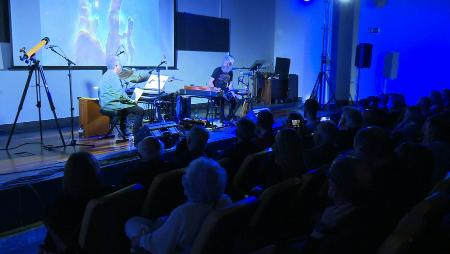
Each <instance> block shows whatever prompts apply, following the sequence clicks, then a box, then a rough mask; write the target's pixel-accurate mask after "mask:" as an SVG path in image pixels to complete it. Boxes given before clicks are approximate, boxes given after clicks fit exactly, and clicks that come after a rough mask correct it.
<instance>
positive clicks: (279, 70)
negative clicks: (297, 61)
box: [275, 57, 291, 79]
mask: <svg viewBox="0 0 450 254" xmlns="http://www.w3.org/2000/svg"><path fill="white" fill-rule="evenodd" d="M290 65H291V59H289V58H283V57H277V58H276V60H275V74H276V75H278V77H279V78H280V79H285V78H287V77H288V75H289V67H290Z"/></svg>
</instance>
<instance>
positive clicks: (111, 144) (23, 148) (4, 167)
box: [0, 103, 301, 190]
mask: <svg viewBox="0 0 450 254" xmlns="http://www.w3.org/2000/svg"><path fill="white" fill-rule="evenodd" d="M300 107H301V105H300V104H299V103H295V104H280V105H272V106H269V108H270V109H271V110H272V112H273V113H274V116H275V119H276V125H278V126H280V125H281V124H282V122H283V120H284V119H286V117H287V115H288V114H289V113H291V112H294V111H299V110H300ZM256 108H261V107H256ZM77 129H78V127H76V128H75V130H77ZM234 131H235V128H234V127H225V128H218V129H215V130H211V137H210V140H209V142H208V143H209V145H210V144H213V143H217V142H221V141H226V140H229V139H233V138H234V137H235V134H234ZM62 132H63V136H64V137H65V139H66V140H65V141H66V143H69V141H70V136H71V134H70V128H69V127H66V128H63V129H62ZM75 135H77V133H75ZM7 139H8V133H2V134H1V135H0V148H4V147H5V144H6V142H7ZM76 139H77V144H80V145H93V146H92V147H90V146H75V147H72V146H68V147H66V148H54V149H46V148H44V147H43V145H42V144H40V142H39V141H40V135H39V131H38V130H34V131H28V132H22V133H16V134H14V136H13V138H12V141H11V144H10V146H9V147H10V148H14V149H9V150H1V151H0V190H1V189H9V188H13V187H17V186H20V185H21V184H23V183H26V184H29V183H30V181H31V183H35V182H39V181H44V180H48V179H52V178H55V177H61V176H62V171H63V166H64V163H65V161H66V160H67V158H68V157H69V156H70V154H71V153H73V152H75V151H88V152H90V153H92V154H94V155H95V157H96V158H97V159H98V160H99V161H100V164H101V165H102V166H107V165H108V164H111V163H115V162H117V161H120V160H126V159H130V158H133V157H135V156H136V149H135V148H130V146H129V143H128V142H124V143H119V144H116V142H115V141H116V139H115V138H112V139H102V140H100V139H98V138H96V137H94V138H86V139H81V140H78V138H76ZM43 143H44V145H46V146H60V145H61V144H62V143H61V140H60V138H59V134H58V131H57V130H56V129H45V130H44V132H43ZM15 147H17V148H15ZM167 152H168V153H170V152H171V150H170V149H169V150H167Z"/></svg>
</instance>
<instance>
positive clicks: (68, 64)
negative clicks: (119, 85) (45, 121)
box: [49, 47, 95, 148]
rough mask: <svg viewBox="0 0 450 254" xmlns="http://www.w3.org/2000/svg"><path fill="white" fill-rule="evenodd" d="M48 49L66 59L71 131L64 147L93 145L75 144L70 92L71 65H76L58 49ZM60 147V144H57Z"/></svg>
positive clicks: (71, 94)
mask: <svg viewBox="0 0 450 254" xmlns="http://www.w3.org/2000/svg"><path fill="white" fill-rule="evenodd" d="M49 49H50V50H51V51H53V52H54V53H55V54H57V55H59V56H60V57H62V58H63V59H64V60H66V62H67V69H68V71H69V74H67V76H68V77H69V94H70V128H71V129H70V133H71V140H70V143H69V144H66V145H65V146H64V148H65V147H66V146H73V147H75V146H88V147H95V145H88V144H77V141H76V140H75V137H74V134H73V133H74V123H73V119H74V117H73V111H74V108H73V93H72V72H71V70H72V65H76V64H75V63H74V62H73V61H72V60H70V59H69V58H67V57H66V56H64V55H62V54H61V53H59V52H58V51H56V50H55V49H54V48H53V47H49ZM59 147H62V146H59ZM52 148H58V147H52Z"/></svg>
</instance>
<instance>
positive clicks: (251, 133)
mask: <svg viewBox="0 0 450 254" xmlns="http://www.w3.org/2000/svg"><path fill="white" fill-rule="evenodd" d="M236 138H237V142H236V143H235V144H234V145H233V146H231V147H230V148H228V149H226V150H225V152H224V154H223V157H224V158H229V159H230V162H231V164H230V165H229V167H228V168H227V173H228V179H230V181H231V179H232V178H233V176H234V174H235V173H236V170H237V169H238V167H239V166H240V165H241V163H242V162H243V161H244V160H245V158H246V157H247V156H248V155H250V154H252V153H256V152H258V151H259V149H258V147H257V146H256V144H255V139H256V125H255V123H254V122H253V121H252V120H250V119H248V118H242V119H240V120H239V121H238V122H237V124H236Z"/></svg>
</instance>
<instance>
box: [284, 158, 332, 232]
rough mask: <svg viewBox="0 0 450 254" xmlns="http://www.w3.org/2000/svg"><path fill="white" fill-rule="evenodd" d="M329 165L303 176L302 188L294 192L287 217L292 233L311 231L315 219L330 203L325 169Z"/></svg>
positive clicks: (286, 221)
mask: <svg viewBox="0 0 450 254" xmlns="http://www.w3.org/2000/svg"><path fill="white" fill-rule="evenodd" d="M328 167H329V165H326V166H322V167H320V168H318V169H314V170H309V171H308V172H306V173H305V174H303V176H302V178H301V185H300V188H298V190H297V191H296V193H294V195H293V197H292V199H291V202H290V205H289V208H288V209H287V211H288V214H287V215H286V217H285V223H286V225H287V230H288V232H289V234H291V235H303V234H307V233H309V232H311V230H312V228H313V227H314V225H315V224H316V223H317V222H318V221H315V220H317V219H319V218H320V217H319V216H317V215H318V214H320V213H322V211H323V210H324V209H325V207H326V206H327V204H328V188H327V186H328V182H327V177H326V175H325V171H326V170H327V169H328Z"/></svg>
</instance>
